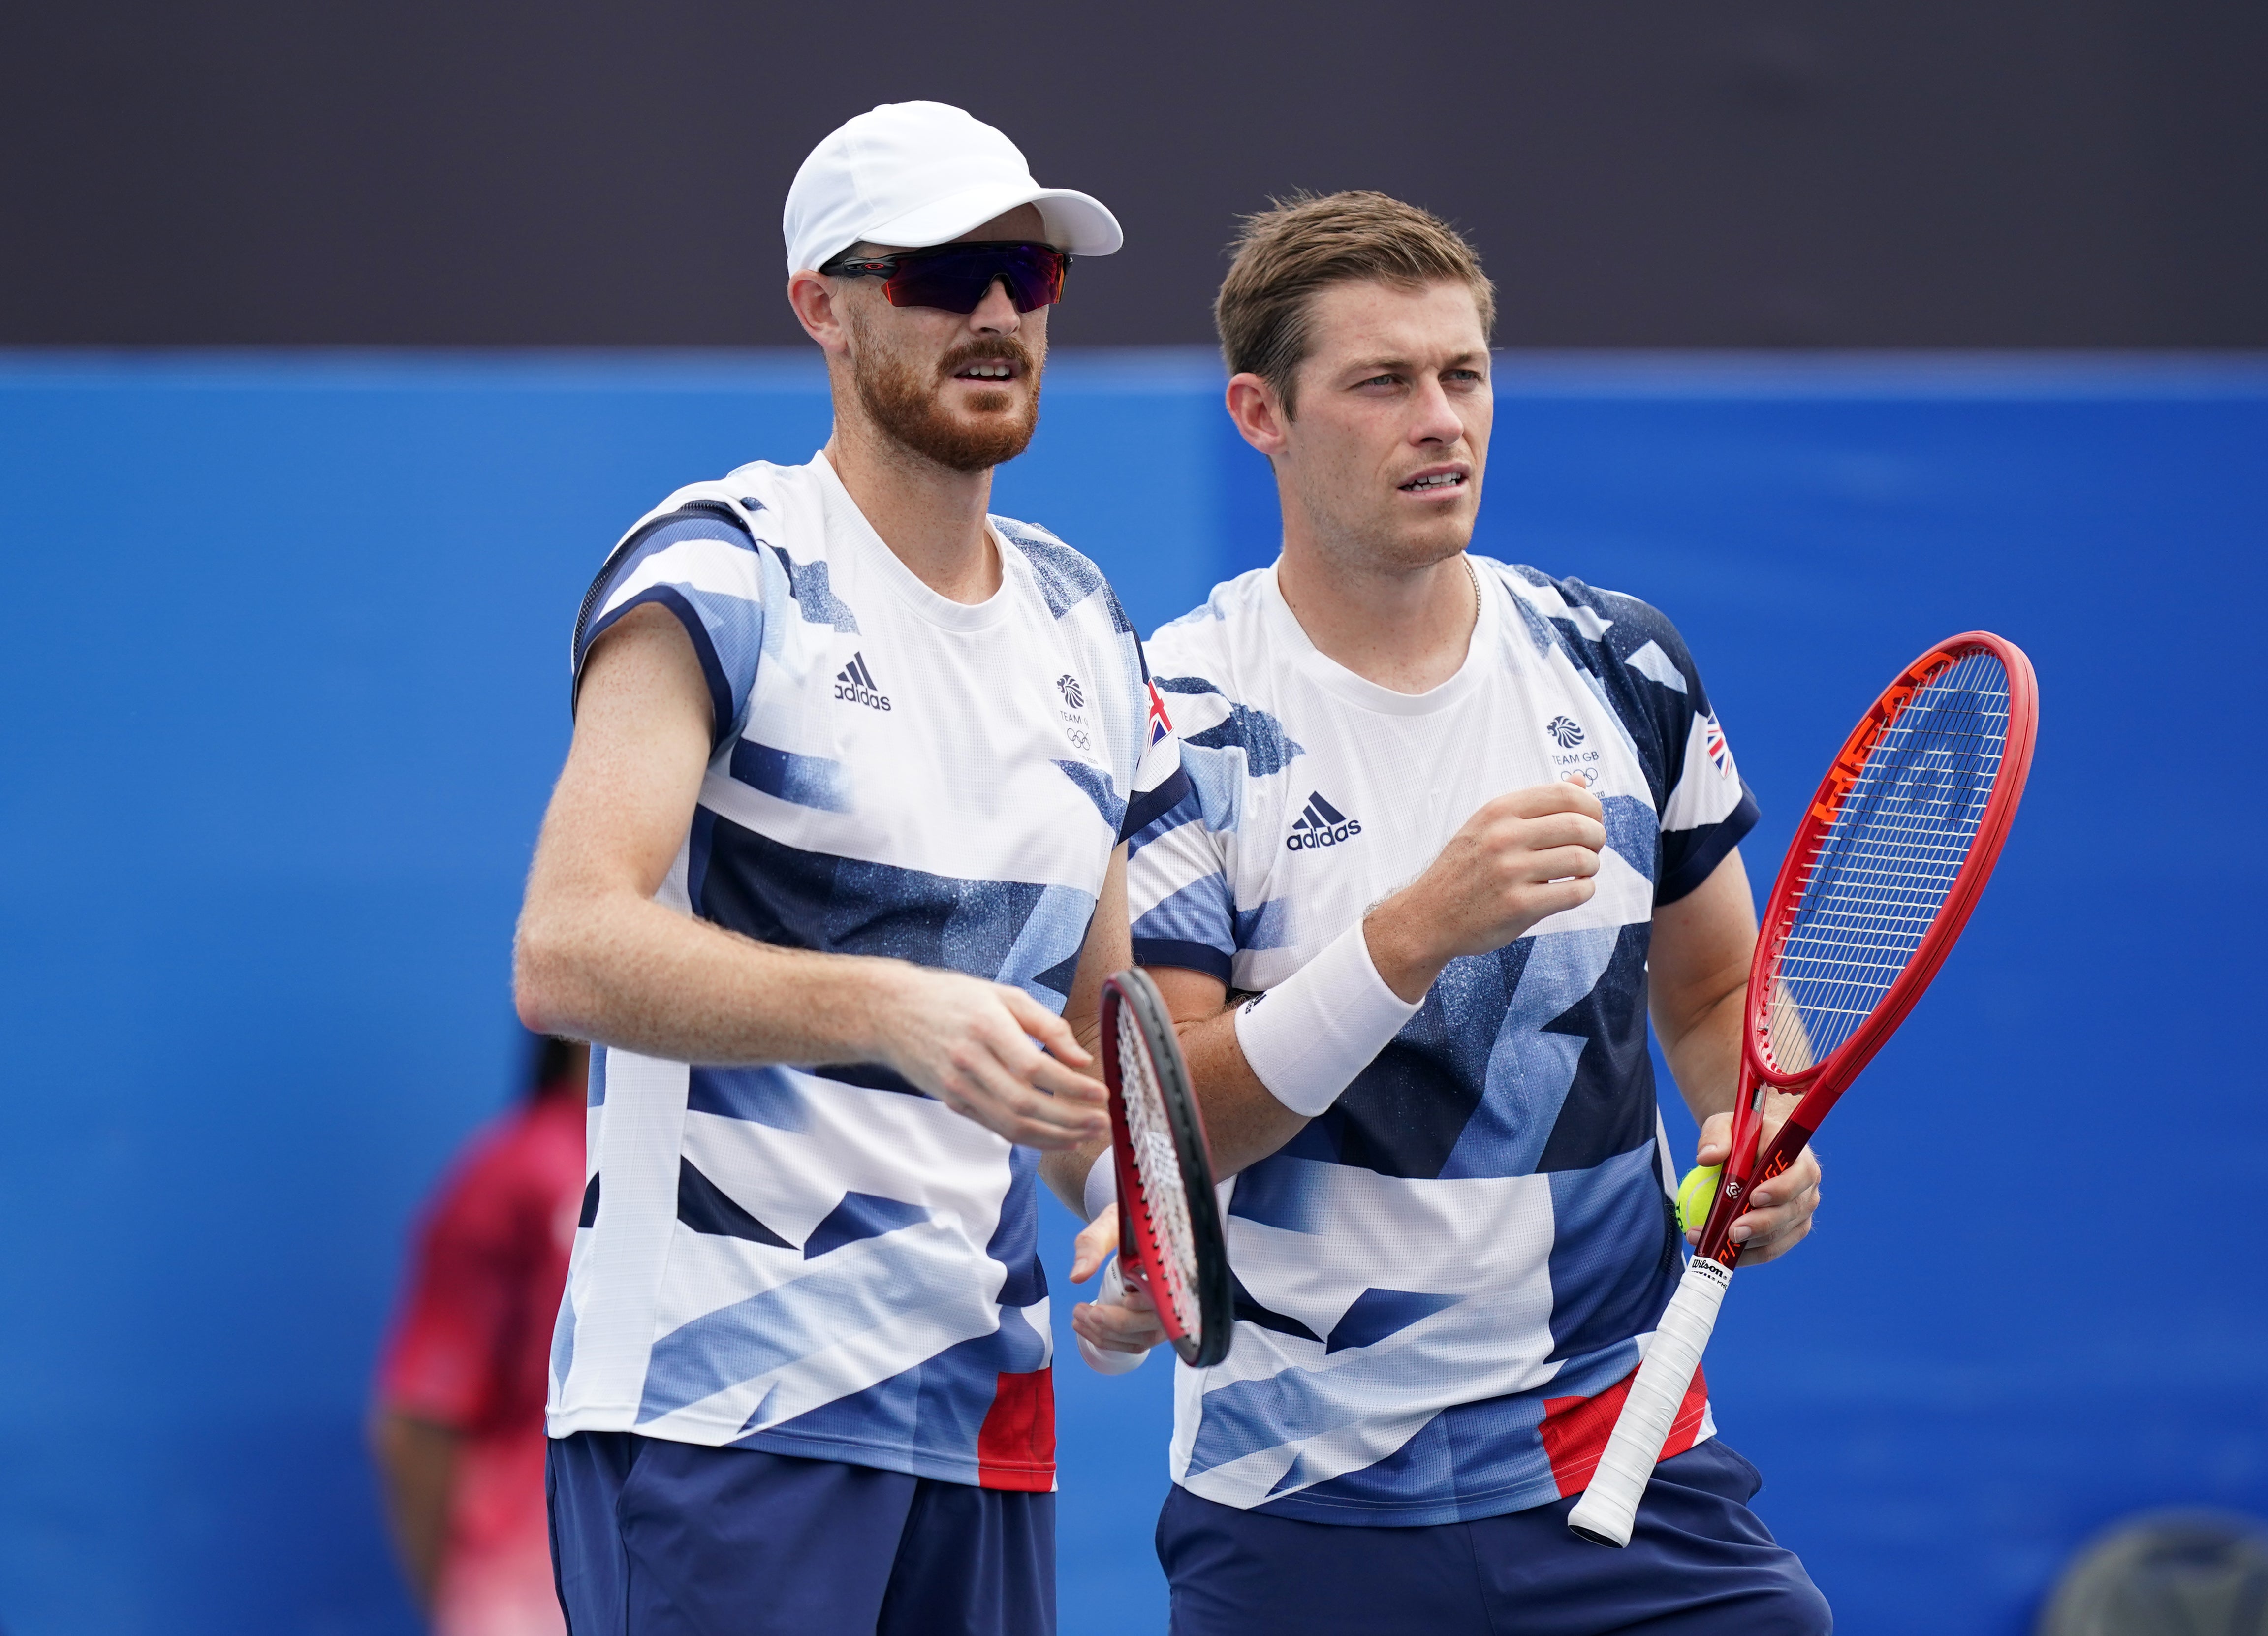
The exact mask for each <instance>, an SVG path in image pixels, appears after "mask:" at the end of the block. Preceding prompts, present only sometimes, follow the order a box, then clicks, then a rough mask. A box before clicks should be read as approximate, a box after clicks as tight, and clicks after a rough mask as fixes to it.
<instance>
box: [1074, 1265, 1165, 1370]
mask: <svg viewBox="0 0 2268 1636" xmlns="http://www.w3.org/2000/svg"><path fill="white" fill-rule="evenodd" d="M1124 1293H1126V1280H1125V1279H1123V1278H1122V1277H1120V1276H1119V1272H1118V1257H1117V1256H1112V1257H1111V1258H1110V1264H1109V1265H1108V1266H1106V1267H1104V1268H1103V1270H1102V1283H1101V1286H1100V1287H1099V1288H1098V1289H1096V1291H1095V1292H1094V1301H1095V1304H1096V1305H1097V1306H1108V1305H1109V1304H1110V1303H1111V1302H1112V1301H1116V1300H1117V1299H1118V1298H1119V1297H1120V1296H1121V1295H1123V1294H1124ZM1071 1338H1072V1339H1074V1340H1076V1341H1077V1342H1078V1343H1079V1356H1080V1357H1082V1358H1084V1359H1086V1367H1088V1368H1090V1369H1092V1370H1094V1372H1095V1373H1096V1374H1129V1373H1130V1372H1132V1371H1133V1370H1136V1369H1138V1368H1140V1367H1142V1366H1143V1365H1144V1364H1145V1363H1147V1362H1148V1361H1149V1360H1150V1354H1149V1353H1148V1352H1105V1351H1103V1350H1102V1348H1101V1347H1100V1346H1090V1345H1087V1342H1086V1336H1084V1335H1073V1336H1072V1337H1071Z"/></svg>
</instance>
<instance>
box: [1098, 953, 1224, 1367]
mask: <svg viewBox="0 0 2268 1636" xmlns="http://www.w3.org/2000/svg"><path fill="white" fill-rule="evenodd" d="M1102 1082H1103V1084H1104V1085H1105V1086H1107V1087H1108V1088H1109V1091H1110V1140H1111V1153H1112V1159H1111V1167H1112V1169H1113V1170H1114V1171H1115V1172H1116V1175H1117V1177H1118V1266H1119V1276H1120V1277H1122V1278H1123V1279H1125V1280H1126V1282H1127V1283H1128V1284H1129V1285H1130V1286H1132V1287H1134V1288H1136V1289H1138V1290H1140V1291H1141V1292H1142V1293H1144V1294H1145V1295H1147V1296H1148V1297H1149V1298H1150V1304H1151V1305H1152V1306H1153V1307H1155V1308H1157V1309H1158V1321H1159V1323H1160V1324H1161V1325H1162V1326H1163V1327H1164V1329H1165V1331H1166V1338H1167V1339H1168V1340H1170V1341H1172V1342H1173V1343H1174V1350H1175V1352H1178V1353H1180V1354H1181V1359H1182V1362H1183V1363H1186V1364H1189V1365H1190V1366H1191V1367H1194V1368H1199V1369H1204V1368H1210V1367H1212V1366H1213V1365H1214V1364H1216V1363H1219V1361H1220V1360H1222V1359H1224V1358H1226V1357H1227V1356H1228V1346H1229V1342H1230V1341H1231V1340H1233V1338H1235V1333H1236V1317H1235V1312H1234V1301H1233V1297H1232V1295H1231V1293H1230V1288H1231V1286H1230V1280H1229V1274H1228V1239H1227V1236H1226V1234H1225V1233H1223V1231H1222V1230H1221V1221H1220V1198H1219V1194H1217V1193H1215V1192H1214V1191H1213V1180H1212V1150H1211V1148H1210V1147H1208V1146H1206V1145H1205V1133H1204V1118H1203V1116H1200V1115H1199V1114H1198V1112H1197V1097H1196V1095H1195V1094H1192V1093H1191V1091H1190V1089H1189V1065H1188V1064H1186V1063H1184V1062H1183V1061H1182V1047H1181V1043H1180V1041H1178V1040H1177V1039H1176V1038H1175V1035H1174V1020H1173V1018H1172V1017H1171V1016H1170V1015H1169V1014H1167V1010H1166V1002H1165V999H1164V998H1163V997H1162V996H1160V994H1159V992H1158V985H1157V984H1154V983H1152V982H1151V981H1150V979H1149V976H1148V975H1147V974H1145V973H1144V972H1140V971H1122V972H1120V973H1119V974H1118V975H1117V976H1115V977H1112V978H1111V979H1110V980H1109V981H1108V982H1107V983H1105V984H1103V985H1102Z"/></svg>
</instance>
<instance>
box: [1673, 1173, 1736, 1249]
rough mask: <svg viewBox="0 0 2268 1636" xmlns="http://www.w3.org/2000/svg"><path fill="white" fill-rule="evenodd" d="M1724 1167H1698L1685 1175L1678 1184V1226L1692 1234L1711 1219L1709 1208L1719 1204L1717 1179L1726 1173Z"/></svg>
mask: <svg viewBox="0 0 2268 1636" xmlns="http://www.w3.org/2000/svg"><path fill="white" fill-rule="evenodd" d="M1724 1169H1725V1167H1724V1166H1722V1165H1696V1166H1694V1167H1693V1168H1691V1169H1690V1170H1688V1171H1687V1172H1686V1173H1685V1179H1684V1180H1683V1182H1680V1183H1678V1184H1677V1225H1678V1227H1679V1228H1680V1229H1681V1230H1683V1231H1684V1232H1687V1233H1690V1232H1691V1231H1692V1230H1693V1229H1694V1228H1695V1227H1699V1226H1700V1225H1701V1224H1702V1223H1703V1222H1704V1221H1706V1220H1708V1219H1709V1206H1710V1205H1713V1204H1715V1203H1716V1202H1717V1178H1718V1176H1719V1175H1722V1174H1723V1173H1724Z"/></svg>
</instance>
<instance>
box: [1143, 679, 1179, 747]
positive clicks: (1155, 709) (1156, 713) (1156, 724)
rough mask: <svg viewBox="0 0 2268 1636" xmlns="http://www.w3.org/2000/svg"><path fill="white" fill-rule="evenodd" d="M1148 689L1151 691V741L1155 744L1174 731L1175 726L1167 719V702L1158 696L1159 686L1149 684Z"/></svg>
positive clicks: (1152, 683) (1154, 683)
mask: <svg viewBox="0 0 2268 1636" xmlns="http://www.w3.org/2000/svg"><path fill="white" fill-rule="evenodd" d="M1148 687H1149V689H1150V742H1151V743H1152V744H1155V743H1157V742H1158V741H1159V740H1160V739H1162V738H1164V737H1165V736H1166V735H1167V733H1171V732H1172V731H1173V730H1174V724H1173V723H1172V722H1170V721H1168V720H1167V719H1166V701H1165V700H1163V699H1161V698H1160V697H1159V696H1158V684H1157V683H1156V682H1150V683H1149V684H1148Z"/></svg>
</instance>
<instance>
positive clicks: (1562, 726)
mask: <svg viewBox="0 0 2268 1636" xmlns="http://www.w3.org/2000/svg"><path fill="white" fill-rule="evenodd" d="M1543 731H1544V732H1546V733H1550V735H1551V741H1552V742H1553V743H1555V744H1557V746H1558V747H1559V748H1561V749H1563V750H1572V749H1573V748H1575V747H1576V746H1577V745H1578V744H1580V743H1581V742H1582V741H1583V729H1582V728H1581V727H1580V726H1578V725H1577V724H1576V722H1575V720H1574V719H1573V718H1572V717H1569V716H1554V717H1553V718H1552V719H1550V722H1549V723H1547V724H1546V725H1545V726H1544V729H1543Z"/></svg>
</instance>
